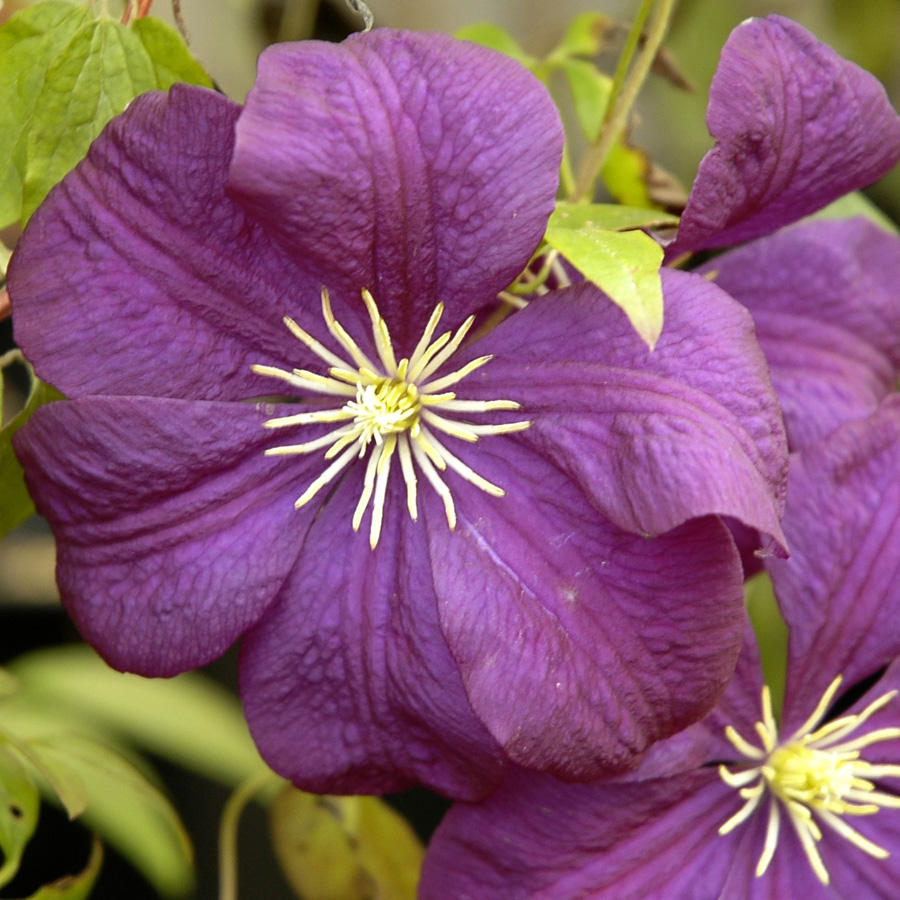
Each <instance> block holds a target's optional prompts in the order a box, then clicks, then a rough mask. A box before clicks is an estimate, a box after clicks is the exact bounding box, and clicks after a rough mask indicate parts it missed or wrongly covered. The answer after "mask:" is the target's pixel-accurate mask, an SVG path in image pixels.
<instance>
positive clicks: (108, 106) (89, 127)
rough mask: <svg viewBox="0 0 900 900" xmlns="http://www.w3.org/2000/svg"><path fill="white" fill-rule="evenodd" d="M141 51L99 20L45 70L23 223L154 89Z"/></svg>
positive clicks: (129, 36) (30, 143)
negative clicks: (109, 127) (111, 125)
mask: <svg viewBox="0 0 900 900" xmlns="http://www.w3.org/2000/svg"><path fill="white" fill-rule="evenodd" d="M156 83H157V82H156V73H155V72H154V69H153V64H152V63H151V61H150V57H149V56H148V54H147V51H146V50H145V49H144V45H143V44H142V43H141V41H140V40H139V39H138V37H137V36H136V35H135V34H134V33H132V32H131V31H130V30H129V29H128V28H126V27H124V26H123V25H120V24H119V23H118V22H114V21H113V20H112V19H108V18H105V17H104V18H100V19H98V20H96V21H92V22H87V23H85V24H84V25H82V26H81V27H80V28H79V29H78V30H77V31H76V32H75V33H74V34H73V35H72V38H71V40H70V41H69V42H68V43H67V44H66V45H65V47H63V48H62V49H61V50H60V52H59V55H58V56H57V58H56V59H55V61H54V62H53V64H52V65H51V66H50V68H49V69H47V75H46V78H45V79H44V83H43V87H42V89H41V92H40V96H39V97H38V100H37V103H36V105H35V111H34V118H33V121H32V127H31V129H30V131H29V133H28V140H27V147H26V168H25V189H24V198H23V201H22V203H23V218H24V219H27V218H28V217H29V216H30V215H31V214H32V213H33V212H34V210H35V209H37V207H38V205H39V204H40V203H41V201H42V200H43V199H44V197H45V196H46V195H47V192H48V191H49V190H50V188H51V187H53V185H55V184H56V183H57V182H58V181H59V180H60V179H61V178H62V177H63V176H64V175H65V174H66V173H67V172H69V170H70V169H72V168H73V167H74V166H75V164H76V163H78V162H79V161H80V160H81V159H82V157H83V156H84V154H85V153H86V152H87V149H88V147H89V146H90V144H91V142H92V141H93V140H94V138H95V137H97V135H98V134H100V132H101V131H102V130H103V126H104V125H106V123H107V122H108V121H109V120H110V119H111V118H112V117H113V116H115V115H118V114H119V113H120V112H122V111H123V110H124V109H125V107H126V106H127V105H128V103H129V102H130V101H131V100H132V99H134V98H135V97H136V96H137V95H138V94H141V93H144V92H145V91H151V90H153V89H154V88H155V87H156Z"/></svg>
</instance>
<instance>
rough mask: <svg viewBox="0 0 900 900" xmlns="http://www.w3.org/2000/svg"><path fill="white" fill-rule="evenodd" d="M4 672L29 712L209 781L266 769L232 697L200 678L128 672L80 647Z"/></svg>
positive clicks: (235, 780) (235, 779)
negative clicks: (107, 737)
mask: <svg viewBox="0 0 900 900" xmlns="http://www.w3.org/2000/svg"><path fill="white" fill-rule="evenodd" d="M9 669H10V671H11V672H12V673H13V674H14V675H15V676H16V678H17V679H18V680H19V683H20V685H21V689H20V691H19V694H20V695H21V696H22V697H23V702H24V701H27V703H28V705H29V706H30V707H42V706H43V707H45V708H49V709H54V710H65V711H66V714H67V715H69V716H71V717H72V719H73V720H74V721H84V722H85V723H86V724H87V725H88V726H89V727H93V728H94V729H100V730H102V731H105V732H107V733H110V732H111V733H112V734H113V735H115V736H117V737H118V738H119V739H127V740H128V741H130V742H133V743H136V744H138V745H140V746H142V747H146V748H147V749H148V750H150V751H152V752H153V753H155V754H157V755H158V756H162V757H164V758H166V759H169V760H171V761H173V762H175V763H178V764H179V765H182V766H185V767H187V768H189V769H191V770H193V771H195V772H198V773H200V774H201V775H204V776H206V777H208V778H214V779H216V780H218V781H221V782H223V783H224V784H227V785H237V784H241V783H242V782H244V781H245V780H246V779H247V778H249V777H250V776H251V775H253V774H254V773H256V772H258V771H259V769H260V768H261V767H262V765H263V764H262V762H261V760H260V758H259V754H258V753H257V751H256V748H255V747H254V745H253V741H252V740H251V738H250V734H249V732H248V730H247V724H246V721H245V720H244V716H243V714H242V713H241V708H240V703H239V702H238V700H237V698H236V697H235V696H234V695H233V694H231V693H229V692H228V691H226V690H225V689H224V688H221V687H219V686H218V685H217V684H215V683H214V682H212V681H210V680H209V679H208V678H205V677H204V676H202V675H200V674H197V673H187V674H184V675H179V676H178V677H176V678H170V679H147V678H141V677H140V676H138V675H127V674H123V673H121V672H115V671H113V670H112V669H110V668H109V666H107V665H106V663H104V662H103V661H102V660H101V659H100V658H99V657H98V656H97V655H96V654H95V653H94V652H93V651H92V650H91V649H90V648H89V647H85V646H82V645H72V646H67V647H55V648H53V649H52V650H42V651H38V652H36V653H30V654H28V655H26V656H21V657H19V658H18V659H16V660H13V662H12V663H11V664H10V665H9ZM8 702H9V701H8Z"/></svg>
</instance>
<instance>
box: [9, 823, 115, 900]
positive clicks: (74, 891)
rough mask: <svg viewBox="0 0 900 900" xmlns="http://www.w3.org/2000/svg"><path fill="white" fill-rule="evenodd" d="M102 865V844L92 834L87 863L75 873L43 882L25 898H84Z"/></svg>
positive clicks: (87, 894)
mask: <svg viewBox="0 0 900 900" xmlns="http://www.w3.org/2000/svg"><path fill="white" fill-rule="evenodd" d="M102 866H103V844H102V843H101V842H100V840H99V838H97V837H96V835H95V836H94V839H93V841H92V843H91V855H90V857H89V858H88V862H87V865H86V866H85V867H84V869H83V870H82V871H81V872H79V873H78V874H77V875H64V876H63V877H62V878H58V879H57V880H56V881H54V882H52V883H51V884H45V885H44V886H43V887H42V888H40V889H39V890H38V891H37V892H36V893H34V894H32V895H31V896H30V897H28V898H27V900H85V898H86V897H89V896H90V894H91V891H92V890H93V888H94V884H95V883H96V881H97V876H98V875H99V874H100V869H101V868H102Z"/></svg>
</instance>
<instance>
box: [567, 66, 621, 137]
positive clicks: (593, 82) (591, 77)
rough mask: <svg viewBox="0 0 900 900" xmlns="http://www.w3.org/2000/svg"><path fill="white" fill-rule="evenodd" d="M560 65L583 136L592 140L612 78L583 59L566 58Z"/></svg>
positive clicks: (600, 123) (601, 122)
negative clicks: (564, 74)
mask: <svg viewBox="0 0 900 900" xmlns="http://www.w3.org/2000/svg"><path fill="white" fill-rule="evenodd" d="M562 66H563V71H564V72H565V73H566V80H567V81H568V83H569V90H570V91H571V92H572V101H573V103H574V104H575V115H576V116H577V117H578V124H579V125H580V126H581V130H582V132H583V133H584V136H585V137H586V138H587V139H588V140H589V141H593V140H595V139H596V137H597V134H598V133H599V131H600V126H601V125H602V124H603V116H604V114H605V113H606V104H607V103H608V102H609V92H610V89H611V88H612V79H611V78H610V77H609V76H608V75H604V74H603V73H602V72H601V71H599V69H597V67H596V66H595V65H594V64H593V63H591V62H587V61H586V60H583V59H567V60H565V61H564V62H563V64H562Z"/></svg>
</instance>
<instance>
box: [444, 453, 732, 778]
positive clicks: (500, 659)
mask: <svg viewBox="0 0 900 900" xmlns="http://www.w3.org/2000/svg"><path fill="white" fill-rule="evenodd" d="M480 449H481V452H480V453H479V455H478V460H479V465H480V473H481V474H483V475H485V476H486V477H488V478H489V479H493V478H496V480H500V481H502V483H503V486H504V489H505V490H506V495H505V496H504V497H503V498H502V501H501V502H497V501H496V500H495V499H494V498H491V497H488V496H487V495H486V494H484V493H483V492H481V491H478V490H477V489H475V488H473V487H468V489H467V486H461V487H460V489H459V491H458V496H459V500H458V503H457V509H458V512H459V522H458V524H457V528H456V530H455V531H454V532H453V533H452V535H451V534H448V533H447V532H446V529H440V528H429V544H430V550H431V565H432V569H433V571H434V583H435V591H436V594H437V599H438V611H439V615H440V621H441V625H442V628H443V630H444V634H445V635H446V638H447V643H448V645H449V647H450V650H451V652H452V653H453V656H454V658H455V659H456V661H457V664H458V665H459V670H460V672H461V674H462V677H463V681H464V683H465V687H466V692H467V694H468V697H469V700H470V702H471V704H472V708H473V709H474V710H475V713H476V714H477V715H478V717H479V719H481V721H483V722H484V723H485V724H486V726H487V727H488V729H489V730H490V731H491V733H492V734H493V735H494V737H495V738H496V740H497V741H498V742H499V743H500V744H501V745H502V746H503V748H504V750H505V752H506V753H507V754H508V755H509V757H510V758H511V759H512V760H513V761H514V762H517V763H519V764H520V765H523V766H527V767H529V768H534V769H539V770H542V771H549V772H552V773H553V774H555V775H558V776H559V777H562V778H565V779H570V780H589V779H592V778H596V777H598V776H600V775H603V774H606V773H609V772H611V771H616V770H621V769H624V768H631V767H634V766H635V765H636V764H637V762H638V760H639V758H640V755H641V754H642V753H643V751H644V750H645V749H646V748H647V746H648V745H649V744H651V743H652V742H653V741H655V740H658V739H659V738H661V737H665V736H667V735H669V734H672V733H673V732H675V731H677V730H679V729H681V728H684V727H685V726H687V725H689V724H690V723H691V722H694V721H696V720H697V719H699V718H701V717H702V716H703V715H704V713H705V712H707V711H708V710H709V709H710V708H711V707H712V706H713V704H714V703H715V702H716V700H717V699H718V697H719V695H720V694H721V692H722V690H723V689H724V688H725V685H726V684H727V682H728V678H729V676H730V675H731V672H732V671H733V668H734V663H735V660H736V658H737V652H738V649H739V647H740V638H741V630H742V623H743V620H744V608H743V579H742V576H741V569H740V563H739V560H738V556H737V553H736V551H735V548H734V545H733V543H732V541H731V537H730V534H729V532H728V529H727V528H726V527H725V526H724V525H723V524H722V522H721V520H719V519H718V518H716V517H712V516H710V517H707V518H704V519H698V520H694V521H692V522H690V523H689V524H687V525H684V526H682V527H680V528H678V529H675V530H673V531H671V532H669V533H667V534H665V535H663V536H661V537H658V538H654V539H652V540H647V539H645V538H644V537H641V536H639V535H634V534H628V533H625V532H623V531H621V530H620V529H618V528H616V527H615V526H614V525H611V524H609V523H607V522H604V521H603V519H602V518H600V517H599V516H597V514H596V512H595V511H594V509H592V507H591V505H590V503H589V502H588V500H587V498H586V497H585V496H584V495H583V494H582V492H581V491H580V489H579V488H578V486H577V485H576V484H574V483H573V482H572V481H571V480H570V479H569V478H568V477H567V476H566V475H565V474H564V473H562V472H561V471H560V470H559V469H557V468H556V467H555V466H554V465H553V464H552V463H550V462H549V461H547V460H545V459H542V458H540V457H537V456H536V455H535V454H534V453H533V452H532V451H530V450H529V449H527V448H525V447H523V446H521V445H517V444H516V443H515V442H513V441H511V440H507V441H505V442H503V443H502V444H501V442H499V441H494V442H492V445H491V446H487V445H486V446H485V447H484V448H483V449H482V448H480ZM433 504H434V505H438V504H437V501H436V500H435V501H433ZM440 514H441V511H440V509H435V510H434V517H435V519H438V518H439V516H440ZM523 710H527V715H523V714H522V713H523Z"/></svg>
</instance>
